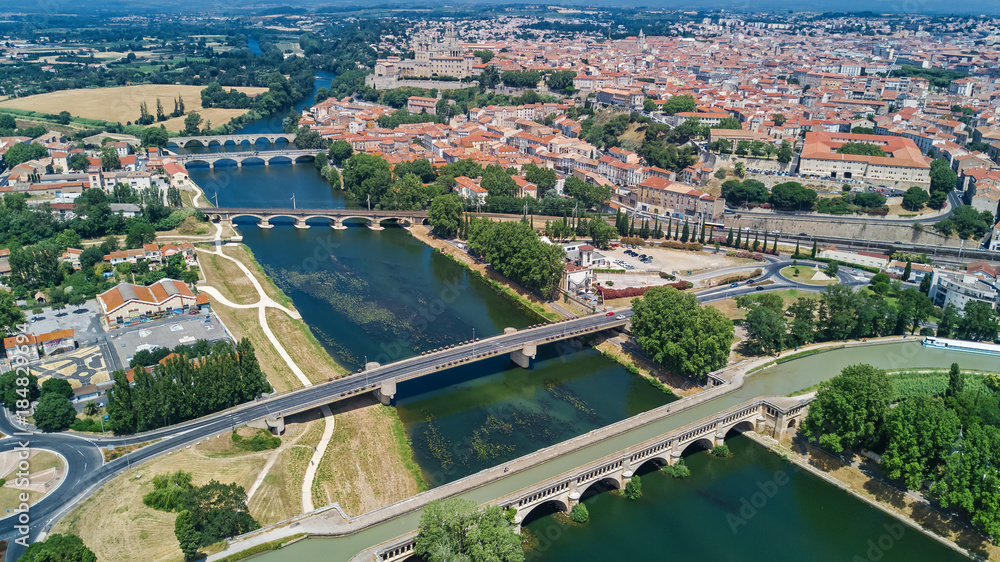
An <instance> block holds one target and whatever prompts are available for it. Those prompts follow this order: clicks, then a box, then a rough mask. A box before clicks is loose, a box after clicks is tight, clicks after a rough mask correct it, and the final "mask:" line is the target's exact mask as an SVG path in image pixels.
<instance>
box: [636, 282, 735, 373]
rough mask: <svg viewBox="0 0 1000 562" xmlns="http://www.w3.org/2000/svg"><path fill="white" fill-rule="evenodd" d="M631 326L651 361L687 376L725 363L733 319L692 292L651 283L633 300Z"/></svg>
mask: <svg viewBox="0 0 1000 562" xmlns="http://www.w3.org/2000/svg"><path fill="white" fill-rule="evenodd" d="M632 309H633V312H634V313H635V314H634V316H633V317H632V330H633V334H634V335H635V336H636V339H637V341H638V342H639V345H640V346H641V347H642V349H643V351H645V352H646V353H647V354H648V355H649V356H650V357H651V358H652V359H653V360H654V361H656V362H657V363H659V364H661V365H663V366H665V367H667V368H668V369H671V370H673V371H674V372H676V373H678V374H682V375H685V376H689V377H700V376H703V375H705V374H706V373H709V372H711V371H714V370H716V369H719V368H722V367H723V366H725V364H726V362H727V361H728V360H729V348H730V345H731V344H732V342H733V323H732V322H731V321H729V320H728V319H727V318H726V317H725V316H723V315H722V313H720V312H719V311H718V310H717V309H715V308H713V307H701V306H700V305H699V304H698V301H697V299H696V298H695V296H694V295H692V294H688V293H682V292H681V291H678V290H677V289H675V288H673V287H653V288H652V289H649V290H648V291H647V292H646V293H645V294H644V295H643V296H642V298H637V299H635V300H633V301H632Z"/></svg>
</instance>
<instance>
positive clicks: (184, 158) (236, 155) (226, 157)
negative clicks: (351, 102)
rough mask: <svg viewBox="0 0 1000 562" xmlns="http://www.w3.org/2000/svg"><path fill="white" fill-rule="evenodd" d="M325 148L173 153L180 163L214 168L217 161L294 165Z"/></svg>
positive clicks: (239, 163)
mask: <svg viewBox="0 0 1000 562" xmlns="http://www.w3.org/2000/svg"><path fill="white" fill-rule="evenodd" d="M321 152H326V151H325V150H322V149H318V148H305V149H298V148H296V149H288V150H260V151H258V150H247V151H243V152H200V153H180V154H176V155H173V156H172V157H173V158H176V159H177V163H178V164H184V165H186V164H189V163H191V162H204V163H207V164H208V165H209V166H210V167H212V168H214V167H215V164H216V163H217V162H223V161H230V162H236V166H237V167H242V166H243V163H244V162H247V161H250V162H258V161H259V162H263V163H264V165H265V166H269V165H270V164H271V161H273V160H278V161H289V162H291V163H292V164H293V165H294V164H296V163H298V161H299V159H302V158H306V157H308V158H313V157H315V156H316V155H317V154H319V153H321Z"/></svg>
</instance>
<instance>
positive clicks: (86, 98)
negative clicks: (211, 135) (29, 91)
mask: <svg viewBox="0 0 1000 562" xmlns="http://www.w3.org/2000/svg"><path fill="white" fill-rule="evenodd" d="M202 89H203V88H202V86H182V85H174V84H144V85H141V86H120V87H117V88H92V89H78V90H61V91H57V92H49V93H47V94H39V95H36V96H28V97H24V98H17V99H11V100H6V101H3V102H0V107H11V108H15V109H28V110H31V111H42V112H45V113H59V112H60V111H68V112H70V114H71V115H74V116H76V117H85V118H88V119H103V120H105V121H112V122H115V121H120V122H122V123H125V122H128V121H133V122H134V121H135V120H136V119H138V118H139V104H140V103H142V102H143V101H145V102H146V105H147V106H148V108H149V112H150V113H152V114H153V115H155V114H156V99H157V98H159V99H160V102H161V103H162V104H163V110H164V111H165V112H167V113H169V112H171V111H173V109H174V103H173V100H174V98H176V97H177V96H178V95H180V96H182V97H183V98H184V106H185V110H186V111H187V112H188V113H191V112H197V113H198V114H199V115H201V117H202V119H203V120H205V121H211V122H212V125H213V126H216V127H217V126H219V125H222V124H224V123H226V122H228V121H229V120H230V119H232V118H233V117H235V116H237V115H242V114H244V113H246V110H244V109H217V108H210V109H203V108H202V107H201V90H202ZM237 89H238V90H240V91H241V92H246V93H247V94H253V93H261V92H265V91H267V88H237ZM162 123H163V124H164V126H166V128H167V129H169V130H171V131H180V130H181V129H182V128H183V126H184V125H183V124H184V117H176V118H173V119H168V120H166V121H163V122H162ZM202 126H204V122H203V123H202Z"/></svg>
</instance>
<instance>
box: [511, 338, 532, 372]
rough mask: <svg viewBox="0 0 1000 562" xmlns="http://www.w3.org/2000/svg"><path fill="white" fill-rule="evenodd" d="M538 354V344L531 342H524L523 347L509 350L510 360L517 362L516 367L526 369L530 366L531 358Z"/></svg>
mask: <svg viewBox="0 0 1000 562" xmlns="http://www.w3.org/2000/svg"><path fill="white" fill-rule="evenodd" d="M537 354H538V346H537V345H536V344H533V343H529V344H525V346H524V347H522V348H521V349H518V350H516V351H511V352H510V360H511V361H513V362H514V363H516V364H517V366H518V367H521V368H522V369H527V368H529V367H530V366H531V360H532V359H534V358H535V355H537Z"/></svg>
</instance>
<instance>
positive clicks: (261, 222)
mask: <svg viewBox="0 0 1000 562" xmlns="http://www.w3.org/2000/svg"><path fill="white" fill-rule="evenodd" d="M204 210H205V214H206V215H208V217H209V218H210V219H211V220H212V221H213V222H221V223H223V224H230V225H231V224H232V222H233V219H234V218H240V217H249V218H253V219H256V220H257V226H258V227H260V228H273V227H274V225H273V224H271V219H276V218H290V219H294V220H295V227H296V228H309V227H310V225H309V223H308V222H306V221H309V220H314V219H326V220H327V221H329V222H328V224H329V225H330V227H332V228H335V229H337V230H341V229H344V228H347V226H346V225H345V224H344V223H345V222H346V221H352V220H353V221H363V222H364V223H365V224H366V225H367V226H368V227H369V228H371V229H373V230H381V229H382V226H381V224H380V223H382V222H383V221H393V222H396V223H397V224H399V225H401V226H410V225H412V224H423V223H424V221H426V220H427V211H365V210H359V209H253V208H222V207H219V208H216V209H204Z"/></svg>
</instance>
